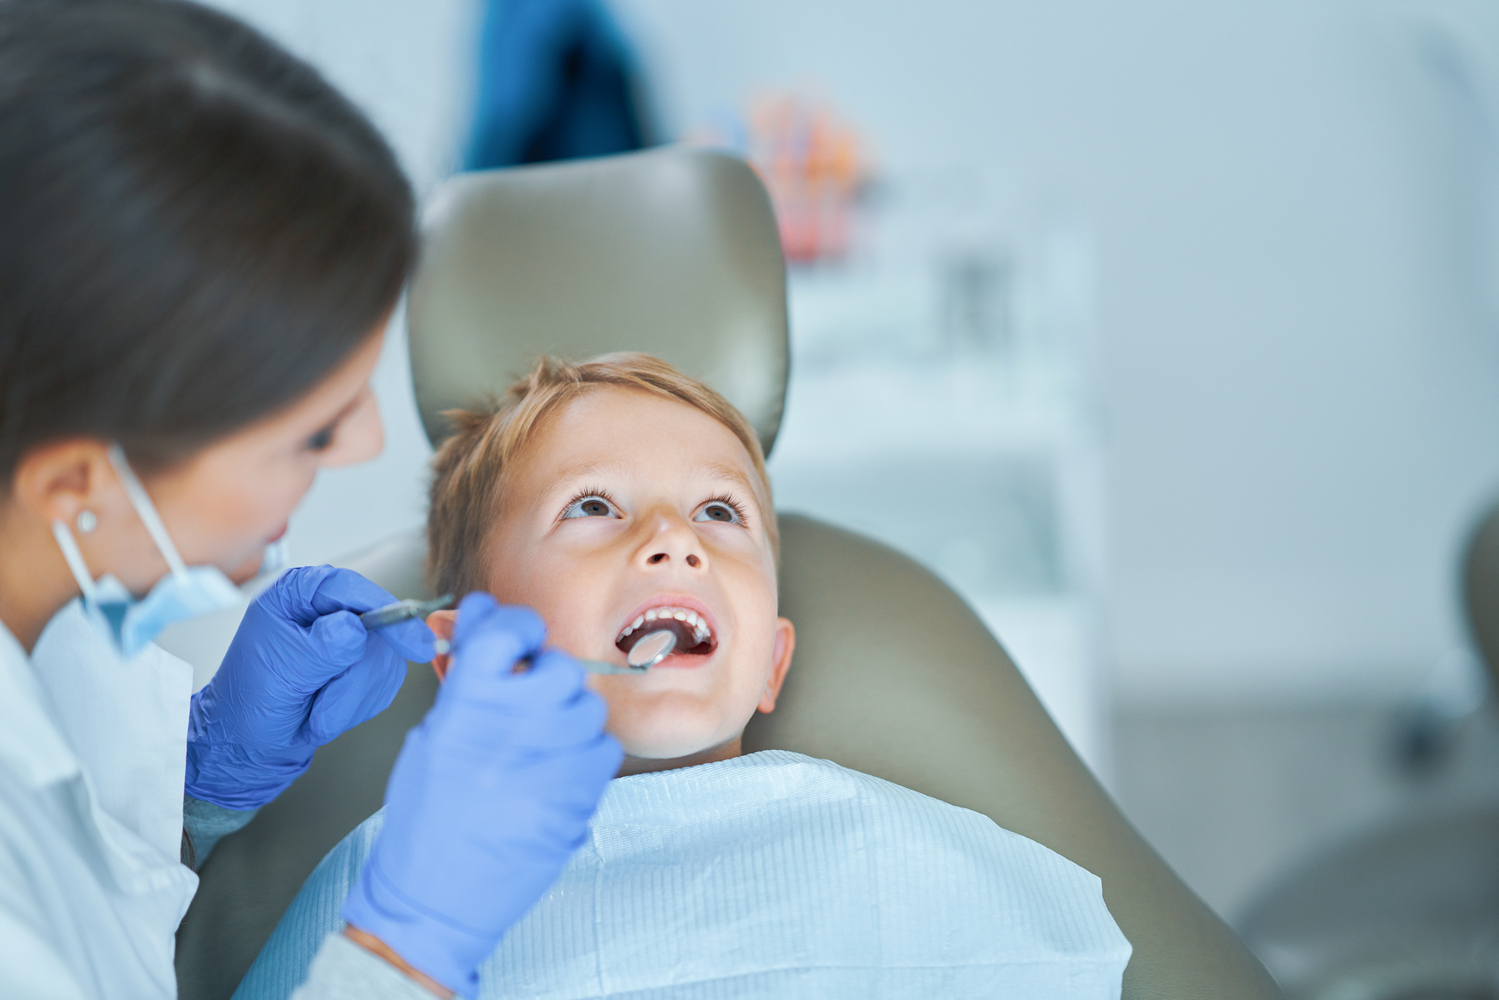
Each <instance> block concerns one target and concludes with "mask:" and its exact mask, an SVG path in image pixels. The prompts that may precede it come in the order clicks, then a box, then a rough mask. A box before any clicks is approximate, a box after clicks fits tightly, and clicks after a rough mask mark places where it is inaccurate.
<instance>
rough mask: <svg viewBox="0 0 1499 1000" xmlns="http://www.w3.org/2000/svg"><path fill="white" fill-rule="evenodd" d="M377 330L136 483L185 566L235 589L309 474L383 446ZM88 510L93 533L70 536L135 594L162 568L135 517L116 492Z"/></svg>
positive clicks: (278, 530)
mask: <svg viewBox="0 0 1499 1000" xmlns="http://www.w3.org/2000/svg"><path fill="white" fill-rule="evenodd" d="M383 340H384V324H383V323H382V324H381V327H380V328H379V329H377V330H375V331H374V332H372V333H371V335H370V336H369V338H368V339H367V340H366V341H365V343H364V344H362V345H361V346H360V347H358V348H356V349H355V351H354V352H353V353H352V354H351V355H350V356H349V357H348V358H347V359H346V360H345V361H344V363H343V364H342V365H340V366H339V367H338V368H336V369H334V371H332V372H331V373H330V374H329V375H328V376H327V378H325V379H324V380H323V381H322V382H320V383H318V384H317V385H316V386H314V387H313V388H312V389H311V390H310V391H309V392H308V393H307V394H306V395H305V396H303V397H302V398H301V399H299V400H297V401H296V402H294V403H292V404H291V405H290V406H288V407H286V408H285V409H283V410H281V411H280V412H278V413H274V414H271V415H270V416H268V417H266V418H265V419H263V420H261V421H259V422H258V423H255V424H252V425H251V426H249V427H247V428H245V429H244V430H242V431H238V432H236V433H234V434H231V435H230V436H228V437H226V438H224V439H223V440H220V441H216V442H214V443H213V444H211V445H209V446H208V447H206V448H204V449H203V450H202V451H200V452H198V453H197V454H195V455H193V456H192V457H191V458H189V459H187V460H186V461H184V462H182V463H180V464H178V465H175V466H173V467H171V468H168V469H165V470H163V471H160V472H158V473H156V474H154V475H150V476H146V477H144V478H143V482H144V485H145V487H146V492H147V493H149V494H150V496H151V500H152V502H153V503H154V504H155V506H156V509H157V511H158V513H160V515H161V519H162V522H163V523H164V524H165V525H166V528H167V532H168V533H169V534H170V535H171V537H172V541H173V543H174V544H175V545H176V546H177V550H178V551H179V552H180V553H181V555H182V558H183V561H185V562H186V563H187V564H188V565H211V566H218V567H219V568H220V569H222V570H224V571H225V572H226V573H228V574H230V576H231V577H234V578H236V579H238V580H241V581H243V580H244V579H248V578H249V577H251V576H253V575H254V574H255V572H256V571H257V570H258V569H259V567H260V559H261V555H262V553H263V552H264V550H265V546H266V545H267V544H268V543H270V542H272V541H274V540H276V539H277V538H280V537H281V535H282V534H284V533H285V531H286V524H287V519H288V518H289V517H290V516H291V513H292V511H293V510H294V509H295V508H296V506H297V504H298V503H299V502H301V499H302V497H303V496H304V495H305V494H306V493H307V490H308V489H309V488H310V487H311V486H312V482H313V479H314V478H316V476H317V473H318V470H319V469H325V468H331V467H334V466H340V465H349V464H352V463H356V462H363V461H366V460H368V459H371V458H374V457H375V456H376V455H378V454H379V453H380V450H381V448H382V447H383V444H384V431H383V429H382V427H381V423H380V410H379V406H378V404H377V403H376V401H375V396H374V393H373V392H371V390H370V375H371V373H372V372H373V371H374V367H375V362H376V360H377V359H378V358H379V356H380V347H381V344H382V343H383ZM117 493H118V496H116V497H114V502H112V503H109V504H107V505H101V506H100V508H99V509H98V515H99V529H98V530H96V531H95V532H93V533H91V534H88V535H82V536H80V537H79V544H80V546H81V547H82V549H83V552H84V557H85V560H86V561H87V562H88V564H89V566H90V568H91V569H93V570H94V571H95V572H101V571H103V570H113V571H114V572H116V573H117V575H118V576H119V577H120V579H121V582H123V583H125V584H126V585H127V586H128V587H130V589H131V590H133V591H135V592H136V593H144V592H146V591H148V590H150V589H151V586H152V585H153V584H154V583H155V582H156V581H157V580H159V579H160V578H161V577H162V576H164V575H165V574H166V572H167V565H166V562H165V560H164V559H163V557H162V555H161V553H159V552H158V551H157V549H156V545H155V543H154V542H152V541H151V539H150V536H149V535H148V534H147V533H146V530H145V527H144V525H142V524H141V523H140V518H139V516H138V515H137V514H136V513H135V511H134V509H133V508H132V507H131V506H130V505H129V501H128V500H126V499H125V496H124V493H123V491H122V490H121V491H117Z"/></svg>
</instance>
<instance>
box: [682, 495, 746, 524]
mask: <svg viewBox="0 0 1499 1000" xmlns="http://www.w3.org/2000/svg"><path fill="white" fill-rule="evenodd" d="M693 520H694V521H723V522H724V523H726V524H743V523H744V518H743V517H742V516H741V515H740V513H739V511H737V510H735V509H734V508H733V507H732V506H730V505H729V504H727V503H724V502H723V501H722V500H714V501H712V502H710V503H709V504H708V505H707V506H705V507H704V508H703V509H702V510H700V511H698V512H697V517H694V518H693Z"/></svg>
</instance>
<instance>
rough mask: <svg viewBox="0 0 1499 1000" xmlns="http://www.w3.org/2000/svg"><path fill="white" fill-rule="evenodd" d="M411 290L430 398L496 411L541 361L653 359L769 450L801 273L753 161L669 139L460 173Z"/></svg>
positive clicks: (435, 413)
mask: <svg viewBox="0 0 1499 1000" xmlns="http://www.w3.org/2000/svg"><path fill="white" fill-rule="evenodd" d="M423 229H424V246H423V250H422V259H421V263H420V265H419V266H418V269H417V272H416V275H415V276H414V278H413V280H412V284H411V290H410V294H409V295H408V298H407V325H408V329H409V331H410V338H411V369H412V377H413V380H414V382H415V386H416V399H417V405H418V407H419V408H420V410H421V415H422V422H423V424H424V426H425V427H426V430H427V436H428V437H429V438H430V439H431V440H432V443H433V445H434V446H435V445H436V444H437V443H438V442H439V441H441V440H442V439H443V438H444V437H446V436H447V435H448V433H449V432H450V428H449V427H448V423H447V421H446V420H444V419H443V417H442V413H443V411H445V410H449V409H453V408H457V407H464V406H474V405H479V404H482V403H483V402H484V401H485V400H486V399H487V398H489V397H495V396H499V395H501V394H503V393H504V391H505V390H506V389H507V388H509V386H510V384H511V383H512V382H514V381H515V380H516V379H518V378H520V377H522V376H524V374H525V373H526V372H527V371H528V370H529V368H530V366H531V364H532V362H533V361H534V360H535V359H536V358H537V357H539V356H540V355H543V354H551V355H556V356H560V357H563V358H567V359H569V360H583V359H584V358H588V357H592V356H594V355H597V354H603V353H606V352H609V351H622V350H636V351H645V352H647V353H649V354H654V355H656V356H658V357H660V358H663V359H665V360H666V361H669V362H671V363H672V364H673V365H675V366H677V367H678V368H680V369H681V370H682V371H684V372H686V373H687V374H689V375H692V376H695V377H697V378H700V379H702V380H703V381H705V382H707V383H708V384H709V385H711V386H712V387H713V388H714V389H717V390H718V391H719V392H721V393H722V394H723V395H724V396H725V397H727V398H728V400H729V401H730V402H732V403H733V404H734V405H735V406H737V407H738V408H739V409H740V411H741V412H742V413H743V414H744V415H745V417H746V418H747V419H748V420H749V422H750V423H751V425H753V426H754V428H755V430H756V432H757V433H758V434H759V437H760V443H761V444H762V445H763V446H764V448H765V450H766V452H767V453H769V451H770V447H771V445H772V444H773V443H774V441H775V436H776V431H777V429H778V428H779V427H780V423H781V408H782V405H783V403H784V401H785V393H786V376H787V368H788V358H787V351H788V348H787V330H786V271H785V263H784V261H783V259H782V256H781V245H780V239H779V237H778V235H777V232H776V223H775V216H774V213H773V211H772V209H771V205H770V200H769V198H768V197H767V196H766V193H765V189H764V187H763V186H762V185H761V184H760V181H759V179H758V178H757V177H756V176H755V174H754V172H753V171H752V170H751V169H750V168H749V166H748V165H746V164H745V163H744V161H742V160H739V159H737V158H735V157H732V156H729V155H726V154H724V153H719V152H713V151H709V150H703V149H690V148H685V147H665V148H659V149H653V150H647V151H645V152H641V153H630V154H626V155H623V156H610V157H601V158H599V159H593V160H573V161H568V162H564V163H557V164H545V165H541V166H532V167H518V168H512V169H507V170H493V171H485V172H481V173H471V174H461V175H459V176H457V177H454V178H452V179H451V180H449V181H447V182H445V183H444V184H443V185H442V186H441V187H440V188H438V190H437V191H436V193H435V195H434V197H433V198H432V201H431V203H430V208H429V209H428V211H427V213H426V216H425V218H424V221H423Z"/></svg>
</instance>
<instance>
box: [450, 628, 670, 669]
mask: <svg viewBox="0 0 1499 1000" xmlns="http://www.w3.org/2000/svg"><path fill="white" fill-rule="evenodd" d="M451 648H452V647H451V646H450V645H449V644H448V643H447V642H446V641H445V640H442V639H438V640H437V652H438V653H446V652H448V651H449V650H450V649H451ZM676 648H677V634H676V633H675V632H672V631H670V630H669V629H664V628H663V629H657V630H656V631H654V632H651V633H650V634H648V635H647V636H646V637H645V638H643V639H641V640H640V641H639V642H637V643H636V644H635V645H633V646H631V647H630V653H629V655H628V656H626V657H625V662H626V663H628V664H629V666H628V667H621V666H616V665H615V664H613V663H605V662H604V661H603V660H579V661H578V666H580V667H582V668H583V669H584V670H586V671H588V672H589V673H590V674H643V673H645V672H646V671H647V670H649V669H651V668H652V667H654V666H655V665H656V664H658V663H660V662H661V661H662V660H664V659H666V658H667V657H668V656H670V655H671V654H672V650H674V649H676ZM530 669H531V661H530V660H529V659H524V660H521V661H520V662H519V663H517V664H516V665H515V672H516V673H518V674H523V673H525V672H526V671H527V670H530Z"/></svg>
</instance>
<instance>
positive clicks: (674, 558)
mask: <svg viewBox="0 0 1499 1000" xmlns="http://www.w3.org/2000/svg"><path fill="white" fill-rule="evenodd" d="M640 555H641V558H642V561H644V563H645V564H646V565H647V566H670V565H672V564H674V563H675V564H679V565H682V566H685V567H687V568H688V569H694V570H696V569H703V568H705V567H706V566H707V565H708V555H707V553H706V552H704V551H703V546H702V542H701V540H700V539H699V538H698V536H697V532H695V531H693V530H692V527H691V525H689V524H688V523H687V522H686V521H684V520H683V519H682V518H681V517H679V516H675V515H661V516H660V517H659V518H658V519H657V521H656V525H655V531H653V532H652V533H651V535H650V537H649V538H648V539H646V543H645V545H644V546H642V547H641V549H640Z"/></svg>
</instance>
